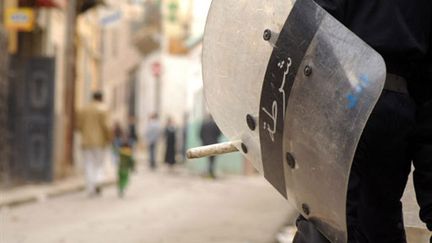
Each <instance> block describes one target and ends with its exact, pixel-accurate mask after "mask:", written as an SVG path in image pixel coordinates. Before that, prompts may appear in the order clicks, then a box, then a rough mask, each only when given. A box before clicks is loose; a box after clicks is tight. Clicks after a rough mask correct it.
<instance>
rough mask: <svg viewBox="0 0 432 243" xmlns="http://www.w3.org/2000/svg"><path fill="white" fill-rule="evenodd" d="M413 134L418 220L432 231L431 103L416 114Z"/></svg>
mask: <svg viewBox="0 0 432 243" xmlns="http://www.w3.org/2000/svg"><path fill="white" fill-rule="evenodd" d="M418 121H419V124H418V129H417V131H416V133H415V151H414V152H415V156H414V159H413V163H414V167H415V170H414V187H415V190H416V197H417V202H418V204H419V206H420V218H421V220H422V221H423V222H425V223H426V225H427V227H428V229H429V230H431V231H432V101H430V102H429V103H427V104H426V105H424V106H423V107H422V108H421V109H420V111H419V112H418Z"/></svg>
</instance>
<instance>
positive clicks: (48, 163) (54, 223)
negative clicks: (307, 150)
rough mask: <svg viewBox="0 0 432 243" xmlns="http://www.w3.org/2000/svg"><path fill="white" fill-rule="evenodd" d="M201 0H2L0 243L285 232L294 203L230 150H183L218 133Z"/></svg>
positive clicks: (246, 237)
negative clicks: (197, 153) (196, 155)
mask: <svg viewBox="0 0 432 243" xmlns="http://www.w3.org/2000/svg"><path fill="white" fill-rule="evenodd" d="M210 3H211V0H1V1H0V15H1V16H0V21H1V22H0V50H1V52H2V53H1V55H0V242H1V243H3V242H291V239H290V236H291V232H292V228H291V227H286V226H289V225H291V224H292V222H293V218H294V217H295V215H294V212H293V210H292V209H291V208H290V207H289V206H288V203H287V202H286V201H285V200H284V199H283V198H282V196H280V195H279V194H278V193H277V192H276V190H274V189H273V188H272V187H271V186H270V184H269V183H267V182H266V181H265V180H264V178H262V177H261V176H259V175H258V174H257V173H256V172H255V170H254V168H252V166H251V165H250V163H249V162H247V161H245V160H244V158H243V157H242V156H241V155H240V154H238V153H234V154H230V155H224V156H218V157H216V158H212V159H209V158H205V159H198V160H187V159H186V158H185V157H184V153H185V151H186V149H187V148H192V147H196V146H200V145H202V144H207V141H220V142H222V141H224V140H225V138H224V137H223V136H222V135H221V134H220V132H219V131H218V130H217V128H215V126H214V124H213V123H212V121H211V117H209V116H208V112H207V110H206V106H205V100H204V97H203V87H202V86H203V84H202V74H201V52H202V40H203V33H204V27H205V20H206V16H207V13H208V10H209V7H210ZM95 93H99V94H101V95H102V97H103V98H102V99H100V100H98V99H96V100H95V99H94V97H95V96H94V94H95ZM95 102H96V103H100V106H101V107H103V108H100V109H99V108H97V109H96V108H95V107H96V106H95V105H94V104H95ZM98 107H99V106H98ZM83 111H86V112H83ZM85 114H87V115H85ZM88 114H90V115H88ZM95 114H103V116H95ZM86 116H88V117H103V119H102V118H101V121H103V124H102V125H101V124H99V123H98V124H99V125H96V127H95V128H94V129H93V130H92V129H90V132H88V130H87V131H85V129H83V128H82V127H83V126H84V127H85V126H86V125H83V124H82V123H84V124H86V123H88V124H92V125H94V123H92V121H94V120H95V119H93V118H86ZM83 117H84V118H83ZM98 119H99V118H98ZM83 121H85V122H83ZM92 125H89V126H92ZM99 126H100V127H99ZM99 129H102V130H103V131H104V132H103V133H101V134H103V135H102V136H104V139H103V140H104V142H103V143H102V144H100V145H99V147H98V148H97V149H95V148H89V147H88V146H85V144H86V139H87V138H86V134H87V135H88V133H90V136H91V137H94V136H95V134H93V133H97V130H99ZM102 130H101V131H102ZM107 133H108V135H107ZM105 140H106V141H105ZM96 150H97V151H100V155H98V157H96V155H95V154H96V152H95V151H96ZM89 154H90V155H89ZM93 155H94V157H92V156H93ZM96 158H99V160H100V161H98V162H97V164H92V165H91V166H89V164H91V163H96V162H95V161H97V160H98V159H96ZM89 161H90V162H89Z"/></svg>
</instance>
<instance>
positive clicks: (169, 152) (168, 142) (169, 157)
mask: <svg viewBox="0 0 432 243" xmlns="http://www.w3.org/2000/svg"><path fill="white" fill-rule="evenodd" d="M175 157H176V128H175V125H174V121H173V119H172V118H171V117H169V118H168V120H167V124H166V127H165V163H167V164H168V165H169V167H170V168H172V167H173V166H174V165H175V163H176V158H175Z"/></svg>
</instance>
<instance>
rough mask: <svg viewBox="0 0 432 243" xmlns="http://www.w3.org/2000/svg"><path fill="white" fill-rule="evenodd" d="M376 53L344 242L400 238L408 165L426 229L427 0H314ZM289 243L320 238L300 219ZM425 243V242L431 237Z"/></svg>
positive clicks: (394, 242)
mask: <svg viewBox="0 0 432 243" xmlns="http://www.w3.org/2000/svg"><path fill="white" fill-rule="evenodd" d="M315 1H316V2H317V3H318V4H319V5H321V6H322V7H323V8H324V9H326V10H327V11H328V12H329V13H330V14H332V15H333V16H334V17H335V18H337V19H338V20H339V21H340V22H342V23H343V24H344V25H345V26H347V27H348V28H349V29H350V30H351V31H353V32H354V33H355V34H357V35H358V36H359V37H360V38H362V39H363V40H364V41H365V42H367V43H368V44H369V45H370V46H372V47H373V48H374V49H375V50H376V51H378V52H379V53H380V54H381V55H382V56H383V58H384V60H385V62H386V66H387V79H386V83H385V88H384V91H383V93H382V95H381V97H380V99H379V101H378V103H377V104H376V106H375V108H374V110H373V112H372V115H371V117H370V118H369V121H368V123H367V125H366V128H365V130H364V132H363V134H362V137H361V140H360V142H359V145H358V148H357V151H356V155H355V158H354V161H353V166H352V170H351V175H350V182H349V189H348V198H347V224H348V238H349V240H348V241H349V242H350V243H353V242H360V243H364V242H368V243H375V242H376V243H403V242H406V236H405V231H404V223H403V218H402V204H401V201H400V199H401V197H402V194H403V192H404V189H405V185H406V182H407V178H408V175H409V173H410V170H411V163H413V165H414V168H415V170H414V186H415V190H416V195H417V201H418V203H419V205H420V208H421V211H420V218H421V220H422V221H423V222H424V223H425V224H426V225H427V227H428V229H429V230H431V231H432V31H431V28H432V1H431V0H410V1H408V0H391V1H390V0H315ZM297 228H298V232H297V234H296V236H295V239H294V242H295V243H303V242H304V243H318V242H328V241H327V240H326V239H325V238H324V237H323V236H322V235H321V234H320V233H319V232H318V231H317V230H316V229H315V227H314V226H313V225H312V224H311V223H309V222H308V221H307V220H306V219H304V218H303V217H300V218H299V219H298V220H297ZM431 241H432V239H431Z"/></svg>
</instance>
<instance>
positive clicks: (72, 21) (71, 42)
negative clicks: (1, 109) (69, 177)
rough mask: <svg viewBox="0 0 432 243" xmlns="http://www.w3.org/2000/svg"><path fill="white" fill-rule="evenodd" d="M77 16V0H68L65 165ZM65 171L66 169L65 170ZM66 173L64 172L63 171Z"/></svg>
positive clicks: (69, 160) (69, 158) (69, 157)
mask: <svg viewBox="0 0 432 243" xmlns="http://www.w3.org/2000/svg"><path fill="white" fill-rule="evenodd" d="M76 16H77V0H68V4H67V6H66V35H65V37H66V41H65V45H66V48H65V55H66V58H65V72H64V73H65V77H64V80H65V89H64V97H65V123H64V124H65V144H64V145H65V147H64V160H63V161H64V163H65V164H64V165H65V166H67V168H70V167H72V164H73V161H74V158H73V145H74V136H73V135H74V126H75V58H76V43H75V38H76ZM63 172H64V171H63ZM62 174H64V173H62Z"/></svg>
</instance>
